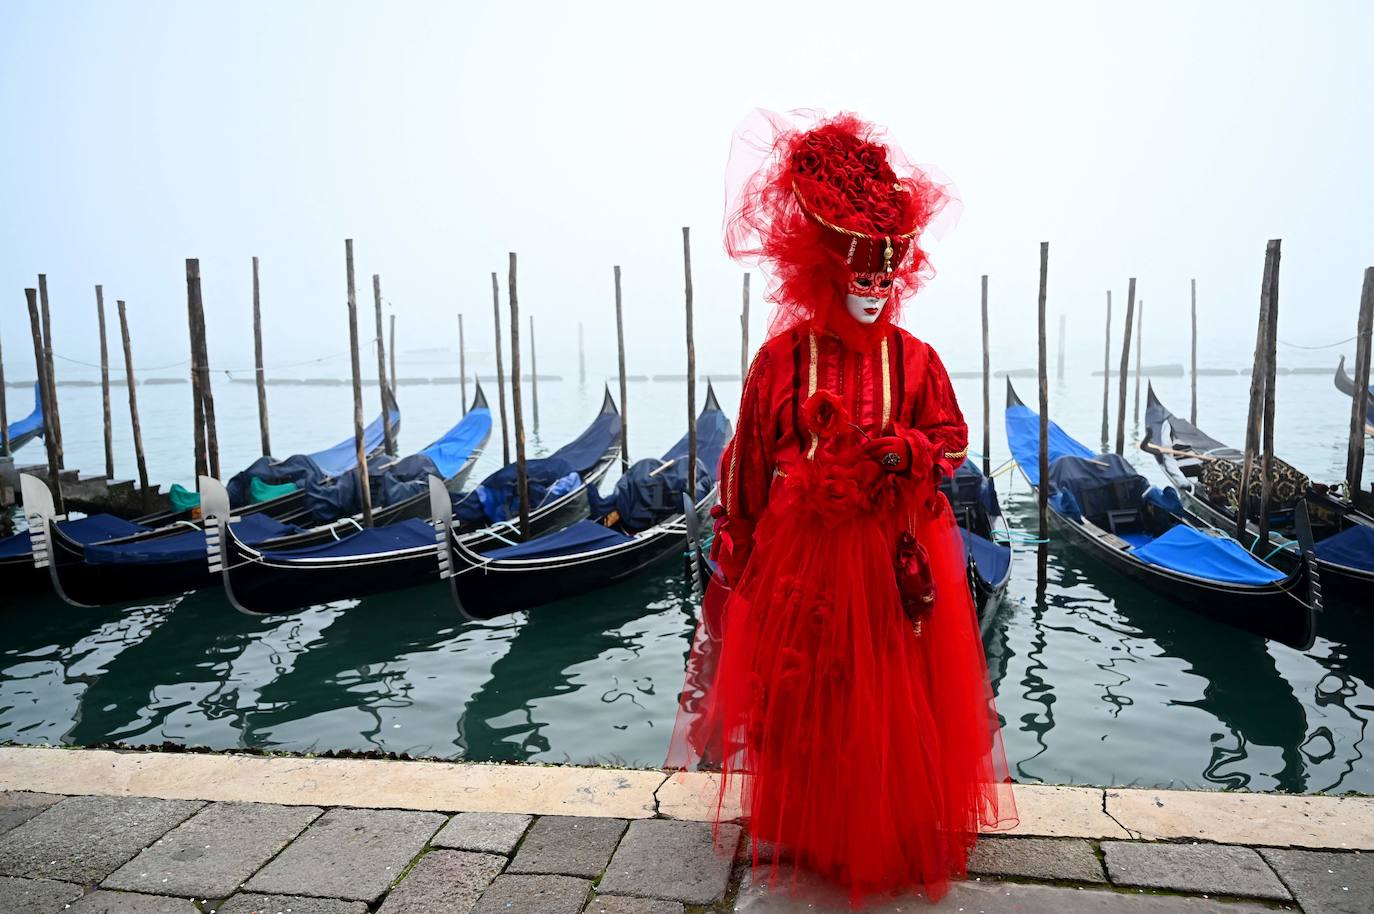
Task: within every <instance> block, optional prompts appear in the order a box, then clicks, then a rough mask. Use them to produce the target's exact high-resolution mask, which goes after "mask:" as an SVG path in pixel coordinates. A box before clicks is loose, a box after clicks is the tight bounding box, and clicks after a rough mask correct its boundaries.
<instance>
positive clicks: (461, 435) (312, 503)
mask: <svg viewBox="0 0 1374 914" xmlns="http://www.w3.org/2000/svg"><path fill="white" fill-rule="evenodd" d="M490 434H491V410H489V409H487V408H486V407H485V406H483V407H478V408H476V409H471V410H469V411H468V413H467V415H465V416H463V418H462V419H461V420H460V421H459V422H458V424H457V425H455V426H453V428H451V429H449V430H448V431H447V432H445V433H444V434H443V435H442V436H441V437H440V438H439V440H438V441H435V442H434V443H433V444H431V445H430V446H429V447H427V448H425V449H424V450H422V451H419V452H418V453H415V454H411V455H410V456H409V457H403V458H401V459H400V460H397V459H396V458H394V457H390V456H388V455H386V454H378V455H376V456H374V457H371V458H369V459H368V461H367V476H368V486H369V488H370V489H371V492H372V505H373V507H374V508H380V507H385V506H387V505H395V504H399V503H401V502H403V501H405V500H406V499H408V498H412V497H414V496H416V495H419V494H421V493H423V492H425V491H427V489H428V486H429V477H430V476H438V477H439V478H440V479H444V480H447V479H449V478H450V477H452V476H454V475H456V474H457V473H458V471H459V470H461V469H462V468H463V464H465V463H467V460H468V457H470V456H471V455H472V452H473V451H474V450H476V449H477V448H478V447H480V446H481V445H482V443H483V442H484V441H486V440H487V436H489V435H490ZM305 504H306V507H307V508H308V509H309V511H310V516H311V517H312V518H313V519H314V521H315V522H316V523H319V524H327V523H329V522H330V521H332V520H337V519H338V518H340V517H349V516H351V515H354V514H358V513H359V512H361V511H362V509H363V505H362V498H361V495H360V493H359V488H358V470H357V468H356V467H355V468H352V469H350V470H349V471H348V472H347V473H344V474H343V475H341V476H337V477H335V478H333V479H322V480H317V481H314V482H312V483H310V484H309V485H307V486H306V490H305Z"/></svg>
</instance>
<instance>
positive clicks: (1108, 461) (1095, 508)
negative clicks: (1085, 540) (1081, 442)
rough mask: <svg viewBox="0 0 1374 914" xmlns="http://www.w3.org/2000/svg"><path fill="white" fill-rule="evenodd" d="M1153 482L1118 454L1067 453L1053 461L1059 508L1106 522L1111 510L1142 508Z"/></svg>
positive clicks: (1100, 523) (1067, 513)
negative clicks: (1147, 491) (1075, 455)
mask: <svg viewBox="0 0 1374 914" xmlns="http://www.w3.org/2000/svg"><path fill="white" fill-rule="evenodd" d="M1149 487H1150V483H1149V482H1148V481H1147V480H1146V479H1145V477H1144V476H1141V475H1140V474H1139V473H1137V472H1136V471H1135V470H1134V469H1133V468H1132V467H1131V465H1130V464H1129V463H1127V462H1126V460H1125V458H1123V457H1121V456H1119V455H1117V454H1097V455H1095V456H1092V457H1073V456H1064V457H1060V458H1059V459H1057V460H1055V461H1054V462H1053V463H1051V464H1050V493H1051V497H1052V498H1053V499H1055V510H1057V511H1059V512H1060V513H1061V514H1064V515H1065V516H1067V517H1072V518H1074V519H1075V520H1078V519H1079V518H1080V517H1087V518H1088V520H1090V521H1092V522H1093V523H1095V524H1097V525H1098V526H1105V521H1104V519H1105V517H1106V515H1107V512H1108V511H1115V510H1120V509H1125V508H1139V507H1140V502H1141V496H1143V495H1144V494H1145V490H1146V489H1148V488H1149Z"/></svg>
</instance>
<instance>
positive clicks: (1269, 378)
mask: <svg viewBox="0 0 1374 914" xmlns="http://www.w3.org/2000/svg"><path fill="white" fill-rule="evenodd" d="M1270 287H1271V290H1272V291H1271V293H1270V295H1269V321H1268V324H1267V328H1266V330H1265V336H1264V431H1263V435H1264V442H1263V444H1264V462H1263V464H1262V466H1261V470H1260V472H1261V473H1262V474H1263V479H1262V480H1261V485H1260V515H1259V539H1260V543H1261V544H1262V545H1263V547H1264V550H1265V554H1268V551H1269V507H1270V505H1271V504H1272V503H1273V500H1274V399H1275V397H1276V396H1277V394H1278V386H1277V377H1276V376H1277V375H1278V361H1279V354H1278V339H1279V252H1278V249H1277V248H1276V249H1275V251H1274V271H1273V275H1272V277H1271V279H1270Z"/></svg>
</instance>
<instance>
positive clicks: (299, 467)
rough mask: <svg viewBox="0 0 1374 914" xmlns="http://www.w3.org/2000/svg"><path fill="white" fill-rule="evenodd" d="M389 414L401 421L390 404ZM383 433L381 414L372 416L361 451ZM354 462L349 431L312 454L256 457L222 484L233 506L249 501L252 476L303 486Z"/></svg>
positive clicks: (372, 447)
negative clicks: (373, 417)
mask: <svg viewBox="0 0 1374 914" xmlns="http://www.w3.org/2000/svg"><path fill="white" fill-rule="evenodd" d="M390 415H391V423H392V425H393V426H394V425H396V424H398V423H399V422H400V421H401V411H400V410H399V409H396V408H395V407H393V408H392V409H391V410H390ZM384 437H385V432H384V431H383V429H382V417H381V416H378V417H377V418H376V419H373V420H372V424H371V425H369V426H368V427H367V428H365V429H363V453H365V454H370V453H372V452H373V451H375V450H377V448H379V447H381V446H382V441H383V439H384ZM357 462H358V461H357V446H356V445H355V444H354V441H353V437H352V436H351V435H350V436H349V437H348V438H347V439H345V440H344V441H340V442H339V443H338V444H336V445H334V446H333V447H331V448H326V449H324V450H323V451H316V452H315V453H313V454H294V455H292V456H290V457H287V458H286V459H284V460H277V459H276V458H275V457H259V458H258V459H257V460H255V461H253V462H252V463H251V464H250V465H249V466H248V468H247V469H246V470H243V471H242V472H240V473H236V474H234V476H232V477H230V479H229V481H228V482H227V483H225V488H226V489H228V490H229V504H231V505H233V506H235V507H238V506H240V505H250V504H253V503H254V502H253V490H252V481H253V480H254V479H257V480H260V481H262V482H265V483H268V484H269V485H283V484H285V483H290V484H292V485H294V486H295V487H296V488H298V489H304V488H308V487H309V486H310V485H311V484H314V483H319V482H321V481H322V480H325V479H329V478H331V477H334V476H338V475H339V474H341V473H347V472H348V471H349V470H351V469H353V467H354V466H356V465H357Z"/></svg>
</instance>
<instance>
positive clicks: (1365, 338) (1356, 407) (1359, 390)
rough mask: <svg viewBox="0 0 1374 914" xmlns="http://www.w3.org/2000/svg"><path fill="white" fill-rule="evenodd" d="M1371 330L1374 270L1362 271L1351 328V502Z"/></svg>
mask: <svg viewBox="0 0 1374 914" xmlns="http://www.w3.org/2000/svg"><path fill="white" fill-rule="evenodd" d="M1372 331H1374V267H1369V268H1367V269H1366V270H1365V271H1364V286H1363V288H1362V289H1361V290H1360V318H1359V323H1358V324H1356V329H1355V394H1354V396H1353V397H1351V404H1350V450H1349V454H1348V456H1347V457H1346V463H1345V482H1346V493H1347V495H1349V497H1350V500H1351V501H1352V502H1354V501H1355V500H1356V496H1357V495H1358V494H1359V493H1360V490H1361V488H1362V486H1363V483H1364V434H1365V433H1364V428H1365V424H1366V422H1367V421H1368V420H1367V419H1366V416H1368V414H1369V362H1370V336H1371V332H1372Z"/></svg>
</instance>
